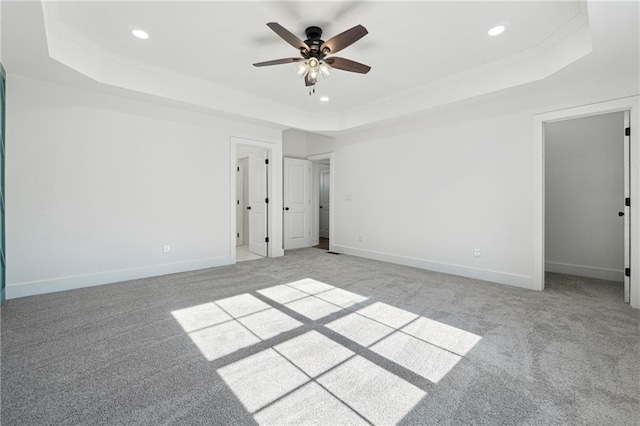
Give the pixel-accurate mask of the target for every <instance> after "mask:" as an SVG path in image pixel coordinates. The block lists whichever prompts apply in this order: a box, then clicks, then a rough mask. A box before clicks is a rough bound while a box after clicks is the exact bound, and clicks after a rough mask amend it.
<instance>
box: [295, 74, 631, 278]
mask: <svg viewBox="0 0 640 426" xmlns="http://www.w3.org/2000/svg"><path fill="white" fill-rule="evenodd" d="M626 77H629V75H624V76H622V77H621V78H613V76H610V78H608V79H604V80H603V79H600V80H598V81H592V80H585V81H578V80H576V79H575V78H574V79H571V80H569V79H565V78H562V76H560V77H559V78H558V79H557V81H555V83H556V84H555V85H553V84H552V82H544V85H543V84H540V85H529V86H527V87H523V88H519V89H516V90H513V91H511V92H510V96H504V97H503V98H501V99H495V100H492V99H491V97H489V98H484V99H478V100H477V102H476V103H475V105H474V104H472V103H469V105H467V106H466V107H459V108H455V109H454V108H451V109H450V110H449V111H443V112H441V113H439V114H428V115H427V114H425V115H417V116H414V117H413V118H410V119H406V120H397V121H390V122H387V123H381V124H380V125H378V126H375V127H370V128H366V129H362V130H359V131H354V132H352V133H350V134H346V135H338V136H337V137H336V138H335V140H334V141H328V142H327V141H323V142H322V143H319V144H317V145H318V146H317V147H315V146H314V144H313V143H311V144H308V149H307V152H306V153H307V154H308V155H311V154H315V153H318V152H327V151H333V152H334V153H335V154H334V170H335V176H334V182H335V185H334V186H333V187H332V191H333V194H334V205H333V206H332V209H333V212H334V222H333V227H334V228H333V229H334V238H333V242H332V243H333V248H332V249H333V250H335V251H340V252H343V253H348V254H354V255H359V256H363V257H369V258H375V259H380V260H385V261H391V262H396V263H400V264H405V265H410V266H415V267H420V268H425V269H431V270H436V271H441V272H447V273H453V274H458V275H463V276H469V277H474V278H479V279H485V280H489V281H495V282H500V283H505V284H510V285H515V286H521V287H525V288H536V286H535V285H534V284H533V268H532V263H533V220H534V212H533V194H534V191H533V139H534V138H533V125H532V123H533V117H534V115H535V114H537V113H540V112H545V111H553V110H557V109H561V108H566V107H569V106H574V105H583V104H590V103H593V102H598V101H603V100H608V99H616V98H621V97H624V96H625V95H629V94H633V93H634V92H635V91H637V88H638V87H637V86H638V83H637V81H635V82H634V81H633V80H630V79H629V78H626ZM349 199H350V200H349ZM360 236H362V238H361V239H360ZM474 248H479V249H480V250H481V256H480V257H474V252H473V249H474Z"/></svg>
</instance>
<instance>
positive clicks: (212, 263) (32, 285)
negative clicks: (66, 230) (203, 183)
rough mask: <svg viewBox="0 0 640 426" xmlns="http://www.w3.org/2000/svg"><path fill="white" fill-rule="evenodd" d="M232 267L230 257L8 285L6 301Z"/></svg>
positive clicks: (232, 259)
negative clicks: (225, 266)
mask: <svg viewBox="0 0 640 426" xmlns="http://www.w3.org/2000/svg"><path fill="white" fill-rule="evenodd" d="M233 263H235V259H234V258H233V257H231V256H224V257H209V258H204V259H195V260H187V261H183V262H174V263H166V264H162V265H153V266H143V267H141V268H131V269H120V270H116V271H107V272H98V273H95V274H86V275H74V276H70V277H62V278H52V279H48V280H40V281H29V282H22V283H17V284H11V285H7V287H6V291H7V294H6V295H7V299H15V298H18V297H25V296H34V295H36V294H45V293H54V292H58V291H65V290H73V289H77V288H83V287H93V286H97V285H103V284H111V283H117V282H121V281H128V280H135V279H140V278H148V277H156V276H159V275H167V274H174V273H177V272H187V271H195V270H198V269H207V268H214V267H216V266H224V265H232V264H233Z"/></svg>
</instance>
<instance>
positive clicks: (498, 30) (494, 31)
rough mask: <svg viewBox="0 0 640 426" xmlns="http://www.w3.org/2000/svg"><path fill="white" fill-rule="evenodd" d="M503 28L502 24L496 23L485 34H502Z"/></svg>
mask: <svg viewBox="0 0 640 426" xmlns="http://www.w3.org/2000/svg"><path fill="white" fill-rule="evenodd" d="M504 30H505V27H504V25H498V26H496V27H493V28H491V29H490V30H489V31H488V33H487V34H489V35H490V36H497V35H500V34H502V33H503V32H504Z"/></svg>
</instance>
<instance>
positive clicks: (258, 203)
mask: <svg viewBox="0 0 640 426" xmlns="http://www.w3.org/2000/svg"><path fill="white" fill-rule="evenodd" d="M268 161H269V160H268V159H267V154H266V153H260V154H254V155H252V156H251V157H249V205H248V206H247V209H248V210H249V251H250V252H251V253H255V254H257V255H260V256H265V257H266V256H267V243H268V242H269V238H268V235H267V208H268V206H269V204H268V203H269V198H268V197H269V195H268V193H267V183H268V182H267V164H268Z"/></svg>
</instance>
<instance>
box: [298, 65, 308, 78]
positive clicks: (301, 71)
mask: <svg viewBox="0 0 640 426" xmlns="http://www.w3.org/2000/svg"><path fill="white" fill-rule="evenodd" d="M307 71H308V70H307V65H306V64H305V63H304V62H303V63H301V64H300V65H298V67H297V68H296V72H297V73H298V75H299V76H300V77H303V78H304V76H305V75H306V74H307Z"/></svg>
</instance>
